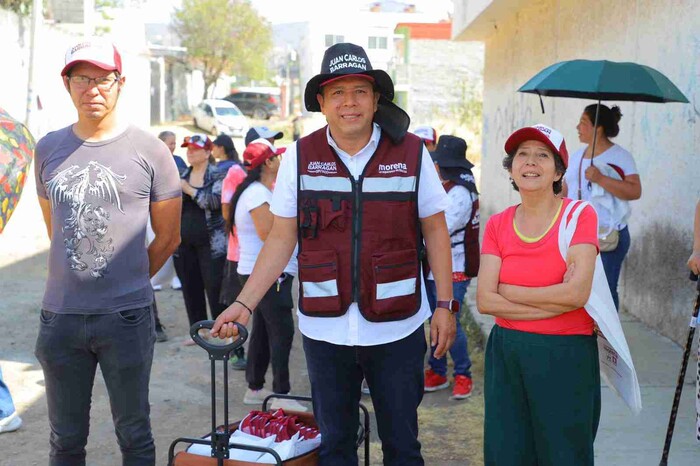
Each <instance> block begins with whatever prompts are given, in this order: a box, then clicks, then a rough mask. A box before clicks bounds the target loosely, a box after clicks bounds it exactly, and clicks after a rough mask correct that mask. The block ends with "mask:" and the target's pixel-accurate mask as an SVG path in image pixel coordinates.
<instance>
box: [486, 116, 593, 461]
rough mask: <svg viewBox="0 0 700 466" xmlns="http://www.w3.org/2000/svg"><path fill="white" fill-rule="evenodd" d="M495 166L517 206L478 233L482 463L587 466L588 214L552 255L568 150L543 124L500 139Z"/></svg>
mask: <svg viewBox="0 0 700 466" xmlns="http://www.w3.org/2000/svg"><path fill="white" fill-rule="evenodd" d="M505 151H506V153H507V154H508V155H507V156H506V158H505V159H504V160H503V166H504V168H505V169H506V170H508V173H509V175H510V177H511V183H512V185H513V188H514V189H515V190H516V191H518V192H519V194H520V198H521V203H520V204H518V205H515V206H511V207H509V208H507V209H506V210H504V211H503V212H501V213H499V214H496V215H493V216H492V217H491V218H490V219H489V222H488V224H487V226H486V231H485V234H484V240H483V245H482V255H481V265H480V270H479V280H478V284H477V307H478V309H479V312H480V313H482V314H490V315H493V316H495V317H496V325H495V326H494V327H493V329H492V331H491V335H490V336H489V340H488V344H487V348H486V363H485V366H486V368H485V375H484V379H485V382H484V396H485V422H484V459H485V464H486V465H499V466H500V465H532V464H547V465H555V464H556V465H560V464H566V465H592V464H593V461H594V460H593V440H594V439H595V435H596V431H597V428H598V420H599V417H600V374H599V366H598V349H597V344H596V337H595V335H594V333H593V327H594V322H593V320H592V319H591V317H590V316H589V315H588V313H587V312H586V310H585V309H584V308H583V306H584V305H585V303H586V302H587V300H588V297H589V296H590V293H591V288H592V281H593V271H594V269H595V259H596V255H597V247H598V238H597V230H596V228H597V216H596V212H595V210H594V209H593V208H592V207H591V206H586V207H584V208H583V210H582V211H581V214H580V216H579V217H578V222H577V224H576V227H575V232H574V233H573V239H572V240H571V243H570V246H569V248H568V253H567V257H566V261H565V260H564V259H563V258H562V256H561V253H560V250H559V243H558V232H559V228H560V224H561V222H563V221H566V222H568V221H570V219H571V216H567V218H566V219H563V216H564V212H565V211H566V209H567V206H568V205H569V204H570V203H572V202H574V201H572V200H571V199H562V198H561V197H559V196H558V194H559V193H560V191H561V189H562V178H563V176H564V172H565V171H566V166H567V161H568V153H567V151H566V145H565V143H564V138H563V137H562V135H561V134H560V133H559V132H558V131H556V130H553V129H551V128H548V127H546V126H544V125H537V126H534V127H529V128H522V129H519V130H518V131H516V132H514V133H513V134H512V135H511V136H510V137H509V138H508V140H507V141H506V144H505Z"/></svg>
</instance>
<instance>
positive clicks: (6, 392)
mask: <svg viewBox="0 0 700 466" xmlns="http://www.w3.org/2000/svg"><path fill="white" fill-rule="evenodd" d="M20 427H22V418H21V417H19V414H17V411H16V410H15V404H14V403H13V402H12V395H11V394H10V389H9V388H7V385H5V381H3V380H2V367H0V434H4V433H6V432H14V431H16V430H17V429H19V428H20Z"/></svg>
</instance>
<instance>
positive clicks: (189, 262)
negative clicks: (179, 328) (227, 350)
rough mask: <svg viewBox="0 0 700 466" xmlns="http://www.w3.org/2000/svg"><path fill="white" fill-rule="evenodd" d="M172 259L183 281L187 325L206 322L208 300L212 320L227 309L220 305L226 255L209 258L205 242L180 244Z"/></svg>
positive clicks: (207, 245)
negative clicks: (201, 321) (188, 323)
mask: <svg viewBox="0 0 700 466" xmlns="http://www.w3.org/2000/svg"><path fill="white" fill-rule="evenodd" d="M173 260H174V261H175V269H176V270H178V275H179V276H180V281H181V282H182V296H183V298H184V299H185V309H187V317H188V318H189V321H190V325H192V324H194V323H196V322H199V321H200V320H207V301H209V309H210V310H211V316H212V319H216V317H217V316H218V315H219V314H221V313H222V312H223V310H224V309H225V308H226V306H224V305H223V304H221V303H220V302H219V295H220V294H221V279H222V277H223V273H224V265H225V264H226V256H222V257H216V258H214V257H212V256H211V248H210V247H209V244H208V243H206V244H196V243H194V244H193V243H182V244H180V247H179V248H178V253H177V255H175V256H174V257H173ZM205 293H206V298H205Z"/></svg>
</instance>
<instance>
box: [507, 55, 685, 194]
mask: <svg viewBox="0 0 700 466" xmlns="http://www.w3.org/2000/svg"><path fill="white" fill-rule="evenodd" d="M518 92H527V93H530V94H537V95H539V96H540V105H541V106H542V113H544V104H543V103H542V96H543V95H545V96H551V97H573V98H577V99H594V100H597V101H598V105H597V106H596V112H595V121H594V122H593V127H594V128H595V127H597V126H598V112H599V110H600V102H601V100H615V101H632V102H656V103H665V102H681V103H688V99H687V98H686V97H685V96H684V95H683V93H682V92H681V91H680V90H679V89H678V88H677V87H676V86H675V85H674V84H673V83H672V82H671V80H670V79H668V78H667V77H666V76H664V75H663V74H662V73H660V72H659V71H657V70H655V69H654V68H651V67H649V66H646V65H640V64H638V63H630V62H614V61H608V60H569V61H563V62H559V63H555V64H553V65H550V66H548V67H547V68H545V69H543V70H542V71H540V72H539V73H537V74H536V75H535V76H534V77H532V78H531V79H530V80H529V81H528V82H526V83H525V84H523V86H522V87H521V88H520V89H518ZM596 136H597V132H593V145H592V147H591V154H594V153H595V144H596ZM581 163H583V158H581ZM591 165H593V157H591ZM580 169H581V167H579V171H580ZM589 185H590V182H589ZM580 197H581V193H580V188H579V198H580Z"/></svg>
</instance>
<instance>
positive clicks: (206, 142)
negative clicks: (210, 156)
mask: <svg viewBox="0 0 700 466" xmlns="http://www.w3.org/2000/svg"><path fill="white" fill-rule="evenodd" d="M213 145H214V143H212V142H211V139H209V136H207V135H206V134H193V135H192V136H185V141H184V142H183V143H182V144H181V145H180V147H189V146H194V147H198V148H200V149H206V150H211V149H212V146H213Z"/></svg>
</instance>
